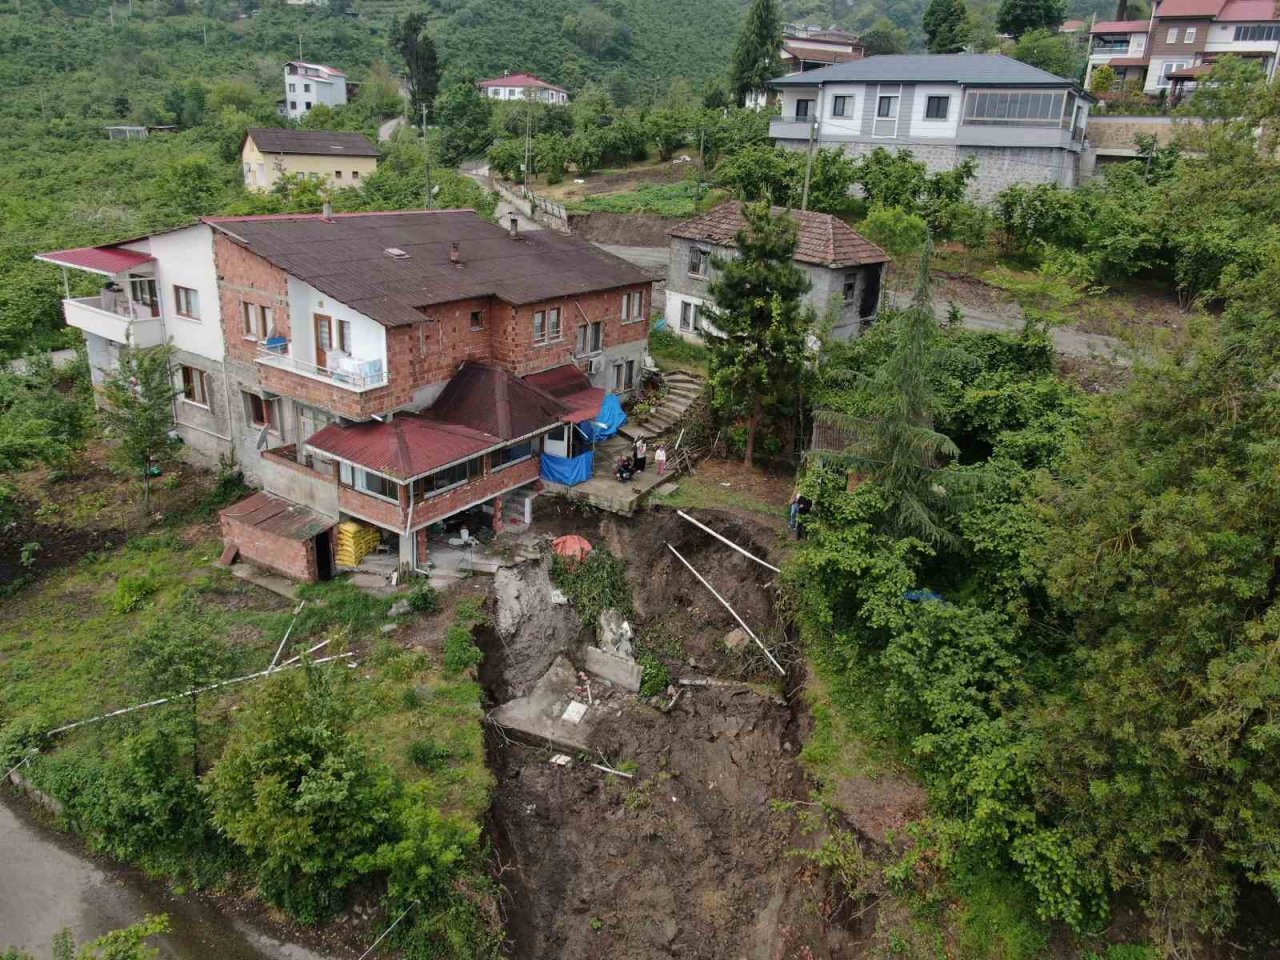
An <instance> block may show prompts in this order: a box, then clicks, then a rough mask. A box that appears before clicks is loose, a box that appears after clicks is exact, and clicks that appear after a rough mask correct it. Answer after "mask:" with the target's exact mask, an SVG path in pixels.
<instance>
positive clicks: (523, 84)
mask: <svg viewBox="0 0 1280 960" xmlns="http://www.w3.org/2000/svg"><path fill="white" fill-rule="evenodd" d="M476 86H477V87H479V88H480V92H481V93H483V94H484V95H485V96H486V97H489V98H491V99H493V100H537V101H538V102H539V103H551V104H555V105H557V106H564V105H565V104H567V103H568V102H569V91H568V90H566V89H565V88H564V87H561V86H557V85H556V84H554V83H548V82H547V81H546V80H543V79H542V78H541V77H535V76H534V75H533V74H531V73H508V74H504V75H503V76H501V77H491V78H490V79H488V80H481V81H480V82H479V83H477V84H476Z"/></svg>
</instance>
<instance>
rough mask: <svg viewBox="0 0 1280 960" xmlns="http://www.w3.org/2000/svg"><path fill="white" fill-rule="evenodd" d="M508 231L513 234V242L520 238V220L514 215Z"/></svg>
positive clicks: (509, 222)
mask: <svg viewBox="0 0 1280 960" xmlns="http://www.w3.org/2000/svg"><path fill="white" fill-rule="evenodd" d="M508 229H509V230H510V232H511V239H512V240H514V239H516V238H517V237H518V236H520V218H519V217H517V216H516V215H515V214H514V213H512V214H511V219H510V220H509V221H508Z"/></svg>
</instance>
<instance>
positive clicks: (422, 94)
mask: <svg viewBox="0 0 1280 960" xmlns="http://www.w3.org/2000/svg"><path fill="white" fill-rule="evenodd" d="M390 39H391V45H392V47H393V48H394V49H395V51H396V52H397V53H399V54H400V57H401V59H402V60H404V66H405V72H406V77H407V79H408V82H409V101H410V103H411V104H412V105H413V117H414V122H416V123H420V122H421V121H422V108H423V107H424V106H425V107H426V108H427V112H428V114H429V113H430V112H431V109H432V107H433V105H434V104H435V99H436V92H437V91H438V90H439V89H440V58H439V56H438V55H437V54H436V44H435V41H434V40H432V39H431V37H430V35H429V34H428V33H427V15H426V14H425V13H411V14H409V15H408V16H407V17H405V18H404V20H392V21H391V38H390Z"/></svg>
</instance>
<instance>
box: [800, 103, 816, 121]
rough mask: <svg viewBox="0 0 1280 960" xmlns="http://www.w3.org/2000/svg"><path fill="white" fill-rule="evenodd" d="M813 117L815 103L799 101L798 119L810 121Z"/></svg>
mask: <svg viewBox="0 0 1280 960" xmlns="http://www.w3.org/2000/svg"><path fill="white" fill-rule="evenodd" d="M811 116H813V101H812V100H797V101H796V119H797V120H808V119H809V118H810V117H811Z"/></svg>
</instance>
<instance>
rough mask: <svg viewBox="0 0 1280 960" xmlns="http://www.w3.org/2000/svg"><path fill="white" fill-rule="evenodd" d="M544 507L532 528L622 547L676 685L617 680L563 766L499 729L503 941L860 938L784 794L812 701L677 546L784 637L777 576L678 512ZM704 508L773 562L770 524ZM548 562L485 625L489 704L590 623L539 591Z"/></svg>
mask: <svg viewBox="0 0 1280 960" xmlns="http://www.w3.org/2000/svg"><path fill="white" fill-rule="evenodd" d="M540 511H541V515H540V516H539V517H538V518H537V522H536V523H535V527H536V528H537V529H538V530H539V532H544V533H547V532H554V533H563V532H575V533H580V534H582V535H583V536H586V537H587V538H588V539H590V540H591V541H592V542H593V543H597V544H599V545H601V546H603V547H606V548H608V549H610V550H611V552H613V553H615V554H617V555H619V556H622V557H624V558H625V559H626V560H627V562H628V579H629V581H630V584H631V588H632V594H633V599H634V603H635V613H636V615H635V627H636V633H637V642H638V644H639V645H640V646H641V647H643V648H644V649H648V650H651V651H657V652H658V653H659V654H660V656H661V657H662V659H663V660H664V662H666V664H667V665H668V668H669V669H670V671H671V674H672V678H673V686H672V688H671V690H672V692H671V693H668V694H667V695H665V696H662V697H655V698H652V699H650V700H642V699H641V698H638V697H631V696H617V695H611V696H610V697H609V699H608V704H609V705H608V708H607V710H604V711H602V712H603V714H604V715H603V716H602V717H601V718H600V719H598V720H597V721H596V724H595V727H594V728H593V730H592V731H591V735H590V744H591V751H590V752H584V753H580V754H579V755H577V756H576V757H575V758H574V762H573V763H572V765H571V766H569V767H560V766H556V765H553V764H552V763H550V762H549V761H550V758H551V756H552V754H553V753H554V752H555V751H554V750H553V749H551V748H550V747H548V746H546V745H528V744H521V743H515V742H512V741H510V740H508V739H507V738H506V737H505V736H503V735H502V734H501V732H497V731H495V732H494V735H493V738H492V745H491V760H492V765H493V768H494V772H495V774H496V776H497V779H498V786H497V789H496V791H495V794H494V802H493V808H492V823H491V829H492V835H493V839H494V846H495V850H496V854H497V861H498V863H497V869H498V871H499V873H500V878H501V882H502V884H503V887H504V893H505V896H504V906H505V908H506V919H507V925H508V931H509V936H510V938H511V950H510V953H511V956H513V957H517V958H534V957H538V958H557V957H575V958H576V957H583V958H595V957H600V958H604V957H609V958H623V960H632V958H635V960H640V958H659V957H694V958H707V960H712V958H726V960H729V958H733V960H738V958H747V960H754V958H760V960H774V958H787V960H789V958H792V957H795V958H802V957H803V958H826V957H832V958H834V957H851V956H858V955H859V954H861V953H863V952H864V950H863V949H860V948H862V947H864V943H863V939H862V937H861V936H860V934H859V931H858V929H857V927H856V925H852V926H846V925H844V924H841V923H839V922H835V920H834V918H833V917H832V913H833V909H832V908H831V906H830V905H831V904H832V903H835V902H837V901H838V897H836V896H833V894H832V891H831V890H829V889H828V884H827V881H826V879H825V878H824V876H823V874H822V872H821V871H819V870H818V869H817V868H816V867H814V865H813V864H812V862H811V861H810V860H808V859H806V858H805V857H804V856H802V855H800V853H799V852H798V851H801V850H805V849H812V847H813V846H814V844H815V843H816V842H818V838H816V837H814V836H807V835H805V834H804V833H803V832H802V831H801V830H800V829H799V826H798V820H797V818H796V817H795V815H794V813H793V812H790V811H788V810H786V809H779V808H778V806H777V804H779V803H786V802H789V801H803V800H804V799H805V798H806V797H807V796H808V794H809V785H808V784H807V783H806V781H805V778H804V775H803V773H802V771H801V768H800V766H799V764H798V762H797V760H796V755H797V754H798V753H799V751H800V748H801V745H802V741H803V739H804V727H805V724H806V718H805V717H804V716H803V715H802V714H801V713H800V712H798V711H797V709H796V706H795V704H794V702H793V700H792V698H789V697H788V696H786V691H787V690H788V689H789V685H790V682H791V681H790V680H788V681H783V680H782V678H780V677H778V676H777V674H776V672H774V671H772V669H771V668H770V667H769V666H768V664H767V662H766V661H765V660H764V658H763V657H762V656H760V655H759V654H758V652H756V651H755V650H754V649H747V647H746V646H736V647H734V648H732V649H731V648H730V647H729V646H726V643H725V639H726V635H727V634H729V632H730V631H731V629H732V628H734V627H735V626H736V624H734V622H733V620H732V618H731V617H730V615H729V614H728V613H727V612H726V611H725V610H724V609H723V607H721V606H720V605H719V604H718V603H717V602H716V600H715V599H714V597H712V596H711V594H710V593H709V592H708V591H707V590H706V588H705V587H703V586H701V585H700V584H699V583H698V582H697V580H696V579H695V578H694V577H693V576H692V575H691V574H689V573H688V571H687V570H685V569H684V568H683V567H682V566H681V565H680V563H679V561H677V560H676V559H675V557H674V556H672V555H671V553H670V552H669V550H668V549H667V544H668V543H670V544H672V545H673V546H675V548H676V549H677V550H679V551H680V552H681V553H682V554H683V555H684V556H685V557H686V558H687V559H688V560H689V561H690V562H691V563H692V564H694V566H696V567H697V568H698V570H699V572H700V573H702V575H703V576H705V577H706V578H707V579H708V580H709V581H710V582H711V583H712V584H713V585H714V586H715V587H716V589H717V590H718V591H720V592H721V594H722V595H723V596H724V597H725V598H726V599H727V600H728V601H729V602H730V603H731V604H732V605H733V606H734V607H735V609H737V610H738V611H739V613H740V614H741V615H742V616H743V617H744V619H746V621H747V623H748V624H749V625H751V626H752V629H753V630H755V631H756V632H757V633H758V634H759V635H760V636H761V638H762V639H765V640H766V642H767V643H770V644H771V645H776V646H777V648H778V649H779V651H780V653H781V652H783V651H785V647H786V637H785V634H784V632H783V631H782V629H781V625H780V623H779V621H778V617H777V614H776V613H775V611H774V595H775V590H774V584H773V577H774V574H772V573H771V572H770V571H769V570H767V569H766V568H764V567H762V566H759V565H757V564H755V563H753V562H752V561H751V560H749V559H747V558H745V557H743V556H741V555H740V554H737V553H735V552H734V551H732V550H731V549H729V548H728V547H726V546H724V545H723V544H721V543H719V542H718V541H716V540H715V539H714V538H712V537H710V536H709V535H707V534H706V533H704V532H702V531H700V530H698V529H697V528H696V527H694V526H692V525H690V524H688V523H687V522H685V521H684V520H682V519H680V518H679V517H677V516H676V515H675V514H674V512H671V511H666V510H656V509H655V510H650V511H648V512H645V513H642V514H640V515H638V516H637V517H634V518H631V519H629V520H619V519H617V518H613V517H607V516H601V515H598V514H594V513H582V512H580V511H578V510H576V509H574V508H571V507H567V506H564V505H558V504H556V503H554V502H548V503H547V504H545V505H540ZM698 516H699V518H700V519H702V520H703V521H704V522H706V523H708V524H709V525H710V526H712V527H713V528H715V529H716V530H718V531H720V532H722V533H723V534H724V535H726V536H728V537H729V538H730V539H733V540H734V541H735V542H738V543H740V544H742V545H743V546H744V547H746V548H747V549H749V550H751V551H752V552H755V553H757V555H759V556H762V557H765V558H766V559H767V558H768V557H769V555H770V553H771V552H775V553H776V548H777V547H778V546H780V543H779V541H778V540H777V535H776V531H775V530H773V529H772V528H770V527H769V526H768V525H765V524H753V523H751V521H749V520H744V519H742V518H737V517H732V516H729V515H724V514H716V513H713V512H707V511H700V512H699V513H698ZM775 559H776V557H775ZM545 576H546V572H545V567H542V566H540V565H525V568H524V571H523V572H522V573H521V577H522V578H523V579H522V582H521V584H520V588H521V591H522V593H521V597H520V609H519V610H518V611H517V612H516V613H515V614H513V612H512V610H511V609H510V608H508V609H506V610H505V611H502V610H500V611H499V615H498V618H497V620H498V627H499V632H500V633H502V634H503V635H502V636H495V637H492V638H490V639H489V641H488V644H487V646H488V647H489V649H488V650H486V654H487V662H488V663H489V664H490V666H489V668H488V671H487V673H486V674H485V675H484V676H483V679H484V682H485V685H486V687H488V688H489V689H490V690H491V691H492V692H493V695H494V698H495V701H500V700H501V699H503V698H505V697H510V696H516V695H519V693H520V692H521V691H522V690H523V689H525V688H527V686H528V685H529V683H530V677H531V676H532V674H533V673H535V672H537V671H538V670H540V669H545V668H544V667H542V666H541V664H543V663H549V662H550V658H553V657H554V656H555V655H556V654H557V653H565V654H566V655H567V656H569V658H570V659H571V660H574V661H575V662H579V657H580V651H581V645H582V644H583V643H584V642H588V641H589V638H590V636H591V631H590V630H589V629H588V628H586V627H585V626H583V625H582V624H581V623H580V622H579V621H577V619H576V616H575V615H573V613H572V611H571V610H569V609H568V608H565V607H555V606H554V605H550V606H549V605H548V604H547V602H546V595H545V591H546V589H547V587H546V583H545ZM502 589H503V588H502V587H501V586H500V585H499V590H500V591H501V590H502ZM506 589H507V590H508V597H507V600H506V603H507V604H508V605H509V604H510V602H511V598H510V590H511V588H510V586H508V587H507V588H506ZM499 606H500V607H501V606H502V603H501V602H500V604H499ZM529 608H533V609H529ZM739 639H740V638H739ZM490 654H492V656H490ZM682 679H683V680H694V681H698V682H699V683H703V684H704V685H695V686H684V685H681V684H680V681H681V680H682ZM707 681H711V682H710V683H709V684H708V683H707ZM677 690H678V691H679V693H678V695H676V696H675V699H674V703H672V696H673V694H674V692H675V691H677ZM591 761H596V762H607V764H609V765H611V766H613V767H615V768H617V769H620V770H623V771H625V772H628V773H631V774H632V776H631V777H630V778H627V777H622V776H616V775H613V774H609V773H606V772H604V771H601V770H599V769H597V768H595V767H592V766H591V765H590V762H591Z"/></svg>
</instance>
